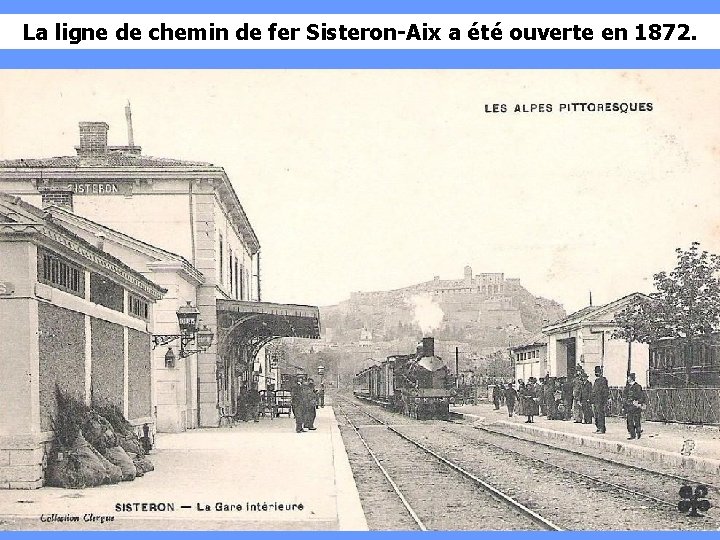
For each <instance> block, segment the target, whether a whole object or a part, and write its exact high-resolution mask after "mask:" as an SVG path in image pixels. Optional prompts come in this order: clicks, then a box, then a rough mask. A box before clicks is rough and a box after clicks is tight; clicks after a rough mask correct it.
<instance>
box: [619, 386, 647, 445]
mask: <svg viewBox="0 0 720 540" xmlns="http://www.w3.org/2000/svg"><path fill="white" fill-rule="evenodd" d="M623 403H625V414H626V415H627V430H628V433H629V434H630V436H629V437H628V439H639V438H640V435H642V428H641V427H640V416H641V415H642V410H643V409H644V408H645V403H646V398H645V392H643V389H642V386H640V385H639V384H638V383H636V382H635V374H634V373H628V378H627V384H626V385H625V390H624V391H623Z"/></svg>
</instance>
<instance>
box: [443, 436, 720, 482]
mask: <svg viewBox="0 0 720 540" xmlns="http://www.w3.org/2000/svg"><path fill="white" fill-rule="evenodd" d="M451 423H454V424H458V425H467V424H463V423H462V422H451ZM472 427H473V428H474V429H477V430H479V431H486V432H488V433H492V434H493V435H501V436H503V437H508V438H510V439H516V440H518V441H523V442H527V443H532V444H537V445H538V446H544V447H545V448H551V449H553V450H560V451H563V452H566V453H568V454H573V455H576V456H582V457H587V458H591V459H594V460H597V461H602V462H603V463H610V464H612V465H618V466H620V467H625V468H627V469H634V470H637V471H640V472H646V473H650V474H656V475H658V476H664V477H666V478H671V479H672V480H678V481H680V482H683V483H684V484H702V485H704V486H707V487H708V488H713V489H716V490H720V487H718V486H715V485H713V484H709V483H708V482H701V481H699V480H692V479H690V478H685V477H684V476H680V475H677V474H673V473H668V472H662V471H656V470H654V469H648V468H646V467H641V466H639V465H633V464H631V463H623V462H622V461H616V460H614V459H610V458H606V457H602V456H593V455H592V454H586V453H585V452H580V451H579V450H573V449H571V448H562V447H559V446H553V445H552V444H549V443H546V442H543V441H538V440H534V439H527V438H525V437H520V436H518V435H514V434H512V433H504V432H502V431H495V430H493V429H488V428H487V426H477V425H473V426H472Z"/></svg>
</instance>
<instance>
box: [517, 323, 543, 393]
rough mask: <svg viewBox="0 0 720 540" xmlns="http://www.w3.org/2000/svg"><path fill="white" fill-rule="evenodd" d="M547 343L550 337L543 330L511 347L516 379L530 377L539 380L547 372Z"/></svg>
mask: <svg viewBox="0 0 720 540" xmlns="http://www.w3.org/2000/svg"><path fill="white" fill-rule="evenodd" d="M547 343H548V338H547V337H546V336H545V335H544V334H543V333H542V332H538V333H537V334H534V335H532V336H531V337H529V338H528V339H526V340H524V341H523V342H522V343H520V344H518V345H516V346H514V347H511V348H510V354H511V355H512V359H513V366H514V368H515V380H516V381H517V380H519V379H522V380H523V381H527V380H528V379H529V378H530V377H535V378H536V379H538V380H539V379H540V378H541V377H544V376H545V375H546V374H547V371H548V365H547V364H548V362H547Z"/></svg>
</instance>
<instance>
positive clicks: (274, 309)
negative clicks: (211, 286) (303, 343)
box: [217, 300, 320, 360]
mask: <svg viewBox="0 0 720 540" xmlns="http://www.w3.org/2000/svg"><path fill="white" fill-rule="evenodd" d="M217 318H218V347H219V352H220V354H221V355H227V354H232V352H233V351H234V350H238V349H244V350H245V351H246V353H247V357H246V358H247V359H248V360H251V359H253V358H254V357H255V355H256V354H257V353H258V351H259V350H260V348H261V347H262V346H263V345H266V344H267V343H269V342H270V341H272V340H273V339H277V338H281V337H298V338H308V339H319V338H320V310H319V308H317V307H316V306H303V305H298V304H273V303H270V302H247V301H242V300H218V301H217Z"/></svg>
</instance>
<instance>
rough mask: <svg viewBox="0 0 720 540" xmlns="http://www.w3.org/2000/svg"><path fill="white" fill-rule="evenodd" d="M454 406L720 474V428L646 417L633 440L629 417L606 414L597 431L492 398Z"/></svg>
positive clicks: (520, 427)
mask: <svg viewBox="0 0 720 540" xmlns="http://www.w3.org/2000/svg"><path fill="white" fill-rule="evenodd" d="M451 411H453V412H457V413H462V414H464V415H465V416H466V417H467V418H469V419H473V418H474V419H476V420H478V421H482V422H485V423H488V424H497V425H501V426H507V427H510V428H512V429H513V430H516V431H518V432H525V433H528V434H533V435H535V436H541V437H543V438H547V439H555V440H558V441H563V442H565V443H573V444H576V445H578V446H586V447H589V448H596V449H601V450H603V451H607V452H608V453H616V454H623V455H625V456H629V457H637V458H639V459H644V460H650V461H654V462H657V463H660V464H663V465H667V466H671V467H677V468H681V469H687V470H692V471H697V472H700V473H709V474H712V475H718V474H720V428H719V427H718V426H692V425H685V424H672V423H662V422H648V421H645V420H643V422H642V429H643V432H642V437H641V438H640V439H633V440H628V432H627V428H626V425H625V418H618V417H607V419H606V433H604V434H599V433H595V425H594V424H576V423H575V422H573V421H572V420H548V419H547V418H545V417H544V416H536V417H534V422H533V423H531V424H527V423H525V420H527V417H526V416H518V415H517V414H516V415H513V416H512V417H508V412H507V409H506V408H505V407H501V408H500V409H499V410H495V408H494V406H493V404H492V403H481V404H479V405H462V406H453V407H452V408H451Z"/></svg>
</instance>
